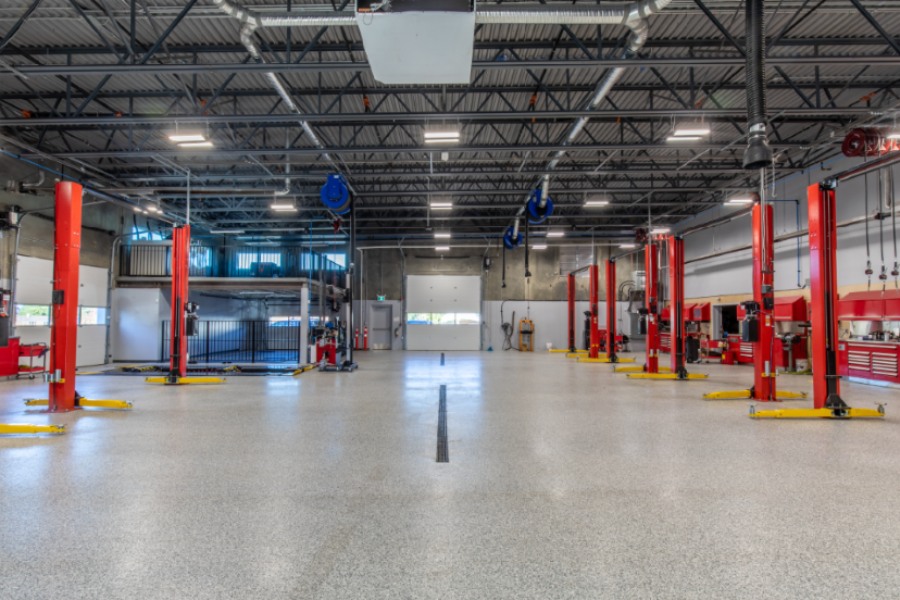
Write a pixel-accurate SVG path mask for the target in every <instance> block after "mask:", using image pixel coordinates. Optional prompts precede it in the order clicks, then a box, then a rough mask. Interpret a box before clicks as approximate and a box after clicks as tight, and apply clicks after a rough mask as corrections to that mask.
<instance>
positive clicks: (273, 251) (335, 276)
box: [119, 242, 345, 285]
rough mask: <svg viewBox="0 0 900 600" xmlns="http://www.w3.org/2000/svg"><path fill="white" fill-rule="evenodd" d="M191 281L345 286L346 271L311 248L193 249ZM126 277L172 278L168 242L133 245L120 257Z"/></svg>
mask: <svg viewBox="0 0 900 600" xmlns="http://www.w3.org/2000/svg"><path fill="white" fill-rule="evenodd" d="M188 265H189V274H190V276H191V277H255V278H269V279H272V278H278V277H306V278H309V279H313V280H316V281H320V280H321V279H322V278H323V277H324V279H325V283H327V284H329V285H342V284H343V275H344V272H345V269H344V267H342V266H340V265H338V264H337V263H336V262H333V261H331V260H329V259H327V258H326V257H325V256H324V255H322V254H319V253H318V252H315V251H313V250H310V249H308V248H302V247H297V246H285V247H274V246H271V247H269V246H221V247H218V248H216V247H210V246H191V249H190V256H189V260H188ZM119 275H120V276H122V277H171V275H172V246H171V244H170V243H168V242H156V243H142V244H129V245H126V246H122V249H121V252H120V254H119Z"/></svg>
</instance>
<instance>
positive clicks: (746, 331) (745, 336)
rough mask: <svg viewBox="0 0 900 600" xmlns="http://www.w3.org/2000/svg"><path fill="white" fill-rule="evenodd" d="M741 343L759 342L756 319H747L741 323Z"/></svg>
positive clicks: (757, 321)
mask: <svg viewBox="0 0 900 600" xmlns="http://www.w3.org/2000/svg"><path fill="white" fill-rule="evenodd" d="M741 341H742V342H758V341H759V320H757V319H756V318H748V319H744V320H743V321H741Z"/></svg>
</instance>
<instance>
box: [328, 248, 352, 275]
mask: <svg viewBox="0 0 900 600" xmlns="http://www.w3.org/2000/svg"><path fill="white" fill-rule="evenodd" d="M325 258H326V260H329V261H331V262H329V263H325V268H326V269H328V270H329V271H337V270H338V269H335V267H334V265H337V266H338V267H340V268H341V269H346V268H347V255H346V254H344V253H343V252H334V253H330V254H325ZM331 263H334V264H331Z"/></svg>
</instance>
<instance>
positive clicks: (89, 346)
mask: <svg viewBox="0 0 900 600" xmlns="http://www.w3.org/2000/svg"><path fill="white" fill-rule="evenodd" d="M78 277H79V286H78V305H79V306H98V307H105V306H106V296H107V286H108V277H109V271H108V270H107V269H101V268H99V267H90V266H86V265H81V267H80V268H79V270H78ZM52 296H53V261H51V260H46V259H41V258H34V257H31V256H19V257H18V266H17V268H16V302H17V303H18V304H44V305H49V304H50V303H51V302H52ZM106 328H107V326H106V325H80V326H79V327H78V349H77V352H76V356H75V361H76V364H77V365H78V366H79V367H84V366H93V365H101V364H103V363H104V362H106V361H105V357H104V355H105V353H106ZM15 335H17V336H18V337H19V340H20V343H22V344H39V343H42V344H48V345H49V344H50V327H49V326H20V327H16V328H15Z"/></svg>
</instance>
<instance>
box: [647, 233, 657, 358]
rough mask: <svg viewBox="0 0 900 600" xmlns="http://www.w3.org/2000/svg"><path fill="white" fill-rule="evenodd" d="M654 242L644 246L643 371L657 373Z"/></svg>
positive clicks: (655, 259)
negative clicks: (645, 283)
mask: <svg viewBox="0 0 900 600" xmlns="http://www.w3.org/2000/svg"><path fill="white" fill-rule="evenodd" d="M658 250H659V247H658V246H657V245H656V244H653V243H648V244H647V245H646V246H645V247H644V271H645V277H646V281H647V285H646V287H647V291H646V295H645V296H646V297H645V306H646V309H647V350H646V353H647V363H646V364H645V365H644V371H645V372H647V373H659V321H658V319H659V317H658V314H657V313H658V311H659V306H658V304H657V298H658V297H659V265H658V264H657V263H658V259H657V252H658Z"/></svg>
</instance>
